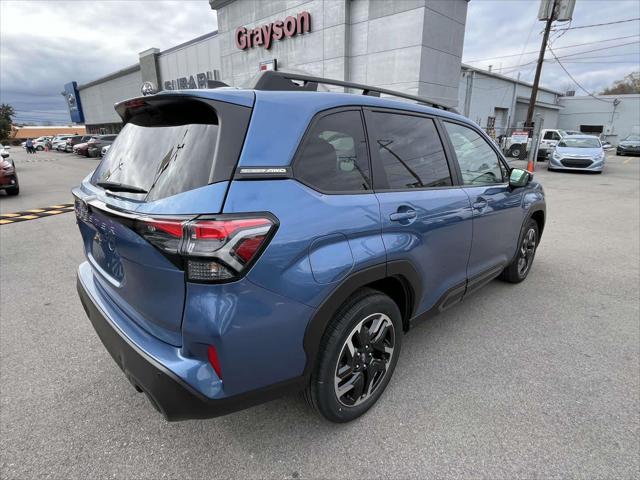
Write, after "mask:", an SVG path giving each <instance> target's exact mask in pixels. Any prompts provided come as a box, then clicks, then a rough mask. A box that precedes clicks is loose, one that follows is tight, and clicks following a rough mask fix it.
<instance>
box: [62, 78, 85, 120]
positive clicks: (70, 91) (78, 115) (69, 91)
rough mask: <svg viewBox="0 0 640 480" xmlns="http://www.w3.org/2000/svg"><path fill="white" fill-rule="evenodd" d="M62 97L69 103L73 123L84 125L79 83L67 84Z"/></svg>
mask: <svg viewBox="0 0 640 480" xmlns="http://www.w3.org/2000/svg"><path fill="white" fill-rule="evenodd" d="M62 96H63V97H64V99H65V101H66V102H67V107H68V108H69V115H70V116H71V121H72V122H73V123H84V113H83V112H82V102H80V93H79V92H78V84H77V82H69V83H67V84H65V86H64V92H62Z"/></svg>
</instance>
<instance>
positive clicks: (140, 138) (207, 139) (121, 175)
mask: <svg viewBox="0 0 640 480" xmlns="http://www.w3.org/2000/svg"><path fill="white" fill-rule="evenodd" d="M217 137H218V125H205V124H196V125H194V124H187V125H177V126H166V127H143V126H140V125H134V124H133V123H128V124H126V125H125V126H124V128H123V129H122V132H121V133H120V135H119V136H118V138H117V139H116V140H115V141H114V143H113V144H112V145H111V148H110V149H109V152H108V153H107V155H106V156H105V157H104V158H103V160H102V162H101V163H100V165H99V166H98V168H97V169H96V171H95V173H94V174H93V177H92V179H91V182H92V183H93V184H96V183H97V182H105V181H108V182H117V183H123V184H126V185H131V186H134V187H138V188H142V189H144V190H146V191H148V195H147V196H146V197H144V196H143V198H146V200H156V199H158V198H164V197H169V196H171V195H175V194H177V193H181V192H185V191H187V190H192V189H194V188H198V187H202V186H204V185H206V184H207V183H208V182H209V177H210V175H211V168H212V164H213V157H214V153H215V149H216V141H217ZM118 195H122V196H131V197H132V198H140V197H141V195H140V194H127V193H119V194H118Z"/></svg>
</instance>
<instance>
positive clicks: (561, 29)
mask: <svg viewBox="0 0 640 480" xmlns="http://www.w3.org/2000/svg"><path fill="white" fill-rule="evenodd" d="M637 20H640V17H638V18H629V19H627V20H616V21H615V22H605V23H594V24H591V25H580V26H577V27H567V28H557V29H555V30H554V31H555V32H562V31H564V30H578V29H580V28H591V27H602V26H604V25H616V24H618V23H627V22H635V21H637Z"/></svg>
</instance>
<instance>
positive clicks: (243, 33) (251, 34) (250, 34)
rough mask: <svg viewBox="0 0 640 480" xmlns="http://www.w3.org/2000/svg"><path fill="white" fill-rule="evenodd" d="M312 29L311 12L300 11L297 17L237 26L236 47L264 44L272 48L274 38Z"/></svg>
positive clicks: (280, 38)
mask: <svg viewBox="0 0 640 480" xmlns="http://www.w3.org/2000/svg"><path fill="white" fill-rule="evenodd" d="M309 31H311V14H310V13H309V12H300V13H299V14H298V16H297V17H295V18H294V17H291V16H289V17H287V18H285V19H284V21H283V20H276V21H275V22H272V23H269V24H267V25H262V26H260V27H256V28H250V29H246V28H245V27H238V28H236V47H238V48H239V49H240V50H246V49H247V48H252V47H257V46H263V47H264V48H266V49H267V50H269V49H270V48H271V43H272V42H273V40H282V38H283V37H288V38H291V37H295V36H296V35H302V34H303V33H307V32H309Z"/></svg>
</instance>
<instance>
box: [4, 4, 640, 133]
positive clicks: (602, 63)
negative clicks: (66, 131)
mask: <svg viewBox="0 0 640 480" xmlns="http://www.w3.org/2000/svg"><path fill="white" fill-rule="evenodd" d="M264 1H268V0H264ZM374 1H375V0H374ZM538 6H539V0H471V1H470V2H469V8H468V13H467V28H466V34H465V43H464V53H463V61H464V62H465V63H470V64H472V65H474V66H477V67H482V68H487V67H488V66H489V65H493V69H494V71H498V72H502V73H504V74H506V75H509V76H514V77H515V76H516V74H517V72H518V71H520V72H521V75H522V79H524V80H528V81H531V80H532V79H533V73H534V68H535V59H536V58H537V53H528V52H537V50H539V48H540V41H541V31H542V28H543V26H544V24H543V22H539V21H537V20H536V14H537V11H538ZM637 17H640V0H620V1H618V0H615V1H613V0H609V1H605V0H577V4H576V9H575V12H574V18H573V22H572V25H571V26H573V27H577V26H582V25H590V24H594V23H605V22H611V21H618V20H624V19H630V18H637ZM563 27H564V25H560V24H558V25H557V26H556V28H558V29H560V28H563ZM216 28H217V23H216V16H215V12H213V11H212V10H211V8H210V7H209V3H208V1H207V0H192V1H185V0H181V1H156V0H149V1H137V0H129V1H102V2H101V1H98V0H96V1H87V2H85V1H71V2H59V1H55V0H49V1H34V2H28V1H11V0H0V102H1V103H9V104H11V105H13V106H14V108H15V109H16V111H17V112H18V115H17V116H16V120H17V121H23V122H33V123H42V122H46V121H49V122H54V123H67V122H69V115H68V112H67V109H66V104H65V102H64V100H63V98H62V96H61V95H60V92H61V91H62V87H63V85H64V84H65V83H67V82H69V81H71V80H76V81H77V82H78V83H83V82H87V81H90V80H94V79H96V78H98V77H100V76H102V75H106V74H108V73H111V72H113V71H115V70H118V69H121V68H124V67H127V66H129V65H132V64H134V63H136V62H137V61H138V53H139V52H141V51H143V50H146V49H148V48H150V47H157V48H160V49H161V50H163V49H166V48H169V47H171V46H174V45H177V44H179V43H182V42H185V41H187V40H190V39H192V38H194V37H197V36H198V35H202V34H204V33H207V32H210V31H212V30H215V29H216ZM561 34H562V35H561ZM638 34H640V22H638V21H634V22H627V23H619V24H615V25H609V26H601V27H593V28H584V29H574V30H569V31H566V32H564V33H562V32H555V33H554V34H553V36H552V48H554V50H557V52H556V54H557V55H558V57H560V61H561V62H562V64H563V65H564V66H565V68H566V69H567V70H568V71H569V73H570V74H571V75H573V76H574V78H575V79H576V80H577V81H578V82H579V83H580V84H581V85H582V86H583V87H584V88H585V89H587V90H588V91H590V92H597V91H599V90H601V89H602V88H603V87H605V86H608V85H610V84H611V83H613V81H614V80H616V79H619V78H622V77H623V76H624V75H626V74H627V73H629V72H631V71H633V70H638V69H640V66H639V63H640V43H638V42H639V38H640V37H638ZM560 35H561V36H560ZM621 37H625V38H621ZM610 39H616V40H610ZM621 44H627V45H622V46H616V45H621ZM571 45H576V46H574V47H570V48H562V47H566V46H571ZM609 47H611V48H609ZM588 50H597V51H594V52H590V53H583V54H580V55H574V54H576V53H580V52H586V51H588ZM522 52H525V53H524V54H522ZM521 54H522V55H521ZM506 55H511V56H508V57H505V56H506ZM566 55H569V56H566ZM547 56H548V57H549V58H551V55H550V53H547ZM564 56H566V57H564ZM494 57H503V58H494ZM563 57H564V58H563ZM542 84H543V85H546V86H548V87H552V88H555V89H558V90H562V91H564V90H567V89H575V90H576V91H577V94H584V92H582V91H580V89H579V88H578V87H576V86H575V84H574V83H573V81H572V80H570V79H569V77H568V76H567V74H566V73H565V72H564V71H563V70H562V69H561V68H560V66H559V65H558V64H557V63H554V60H551V61H549V62H546V63H545V67H544V69H543V74H542Z"/></svg>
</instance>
